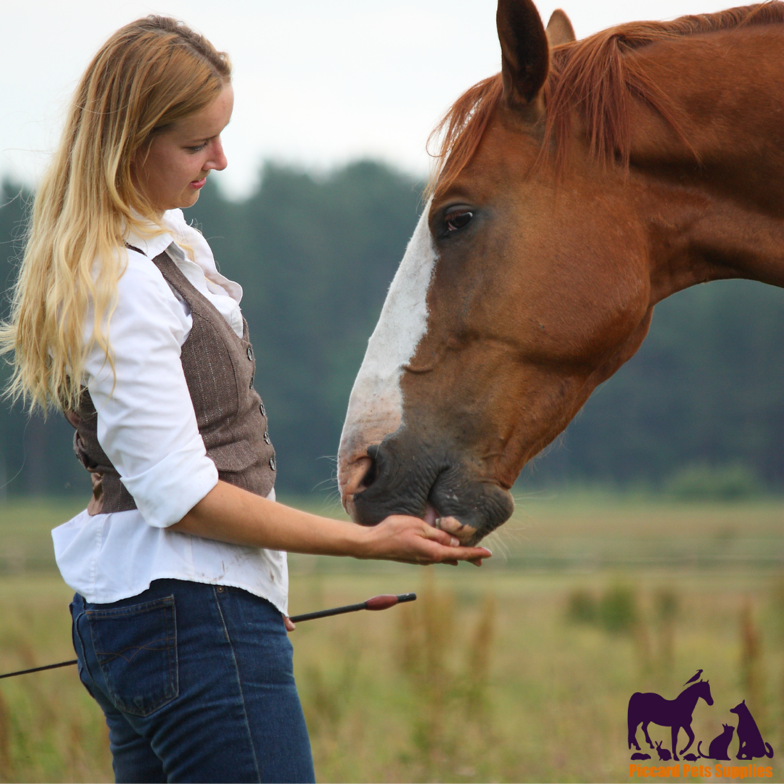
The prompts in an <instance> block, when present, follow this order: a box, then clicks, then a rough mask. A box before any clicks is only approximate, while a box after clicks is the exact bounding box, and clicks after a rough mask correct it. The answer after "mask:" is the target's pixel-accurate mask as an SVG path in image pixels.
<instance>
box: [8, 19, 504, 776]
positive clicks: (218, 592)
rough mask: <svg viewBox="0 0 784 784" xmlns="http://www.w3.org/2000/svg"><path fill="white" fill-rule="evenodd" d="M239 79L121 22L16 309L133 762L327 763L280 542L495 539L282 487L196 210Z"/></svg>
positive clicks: (167, 24)
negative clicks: (69, 470) (56, 424)
mask: <svg viewBox="0 0 784 784" xmlns="http://www.w3.org/2000/svg"><path fill="white" fill-rule="evenodd" d="M230 77H231V69H230V64H229V60H228V58H227V56H226V55H225V54H222V53H219V52H217V51H216V50H215V49H214V48H213V47H212V45H211V44H210V43H209V42H208V41H206V40H205V39H204V38H202V37H201V36H199V35H197V34H196V33H194V32H193V31H191V30H189V29H188V28H187V27H185V26H184V25H182V24H181V23H178V22H176V21H174V20H172V19H168V18H161V17H148V18H146V19H142V20H139V21H137V22H134V23H132V24H129V25H127V26H126V27H124V28H122V29H121V30H119V31H118V32H117V33H115V34H114V35H113V36H112V37H111V38H110V39H109V41H107V43H106V44H105V45H104V46H103V47H102V48H101V50H100V51H99V52H98V54H97V55H96V56H95V58H94V59H93V61H92V62H91V64H90V66H89V67H88V69H87V71H86V73H85V75H84V77H83V78H82V80H81V83H80V84H79V87H78V89H77V92H76V95H75V98H74V100H73V103H72V106H71V108H70V111H69V115H68V119H67V123H66V128H65V131H64V134H63V138H62V142H61V144H60V147H59V149H58V151H57V153H56V155H55V158H54V161H53V163H52V165H51V167H50V169H49V171H48V173H47V174H46V176H45V177H44V179H43V181H42V182H41V184H40V187H39V189H38V194H37V197H36V200H35V206H34V211H33V218H32V223H31V227H30V232H29V241H28V243H27V246H26V252H25V255H24V259H23V262H22V267H21V270H20V274H19V278H18V281H17V284H16V288H15V292H14V303H13V311H12V317H11V320H10V322H9V323H8V324H5V325H2V327H0V351H2V352H4V353H5V352H11V351H12V352H13V358H14V375H13V378H12V382H11V386H10V390H9V391H10V394H11V395H12V396H15V397H22V398H24V399H25V400H26V401H27V402H28V404H30V405H31V406H33V407H34V406H47V405H50V406H51V405H53V406H55V407H58V408H60V409H61V410H63V411H64V412H65V414H66V416H67V417H68V419H69V420H70V421H71V423H72V424H73V425H74V427H75V428H76V437H75V448H76V451H77V454H78V456H79V457H80V459H81V460H82V462H83V463H84V465H85V467H86V468H87V470H88V471H89V472H90V474H91V476H92V481H93V497H92V499H91V501H90V504H89V506H88V508H87V509H86V510H85V511H84V512H82V513H81V514H79V515H77V516H76V517H75V518H74V519H72V520H70V521H69V522H67V523H65V524H64V525H61V526H60V527H59V528H57V529H55V531H54V533H53V537H54V544H55V553H56V557H57V563H58V565H59V567H60V570H61V572H62V574H63V577H64V579H65V581H66V582H67V583H68V585H70V586H71V587H72V588H73V589H74V590H75V591H76V595H75V597H74V601H73V604H72V605H71V612H72V616H73V639H74V646H75V649H76V653H77V657H78V660H79V675H80V677H81V679H82V681H83V683H84V685H85V686H86V687H87V689H88V690H89V692H90V693H91V694H92V695H93V697H94V698H95V699H96V700H97V702H98V703H99V704H100V706H101V708H102V709H103V711H104V713H105V714H106V721H107V724H108V726H109V739H110V745H111V750H112V755H113V761H114V770H115V776H116V779H117V781H135V782H144V781H312V780H313V777H314V774H313V766H312V760H311V754H310V746H309V742H308V737H307V731H306V728H305V724H304V720H303V717H302V711H301V708H300V703H299V699H298V696H297V692H296V688H295V685H294V679H293V675H292V663H291V646H290V643H289V641H288V638H287V635H286V629H287V628H288V629H291V628H293V627H291V624H290V623H289V622H288V621H287V619H286V618H285V615H286V612H287V589H288V576H287V570H286V556H285V551H292V552H302V553H316V554H330V555H349V556H354V557H357V558H382V559H392V560H399V561H405V562H409V563H422V564H427V563H436V562H451V563H456V562H457V561H458V560H472V561H474V562H480V561H479V559H481V558H484V557H488V556H489V552H488V551H487V550H485V549H483V548H460V547H457V546H456V545H457V544H458V542H457V540H455V539H452V538H451V537H450V536H449V534H447V533H445V532H444V531H441V530H438V529H436V528H433V527H430V526H428V525H427V524H426V523H424V522H423V521H422V520H419V519H416V518H410V517H403V516H396V517H390V518H388V519H387V520H385V521H384V522H382V523H381V524H380V525H378V526H377V527H375V528H361V527H359V526H353V525H347V524H345V523H342V522H339V521H335V520H330V519H326V518H322V517H318V516H315V515H311V514H306V513H303V512H300V511H297V510H295V509H291V508H288V507H285V506H283V505H281V504H279V503H277V502H276V501H275V500H274V498H275V496H274V483H275V475H276V470H277V466H276V463H275V452H274V449H273V447H272V444H271V442H270V437H269V430H268V428H267V412H266V409H265V407H264V404H263V402H262V401H261V399H260V398H259V396H258V395H257V394H256V392H255V391H254V388H253V382H254V372H255V362H254V357H253V349H252V347H251V344H250V342H249V340H248V335H247V325H246V324H245V322H244V320H243V318H242V314H241V312H240V308H239V301H240V298H241V295H242V290H241V288H240V287H239V286H238V285H237V284H236V283H234V282H232V281H230V280H228V279H227V278H225V277H223V276H222V275H221V274H219V273H218V271H217V269H216V266H215V262H214V259H213V256H212V253H211V251H210V248H209V246H208V245H207V242H206V241H205V240H204V238H203V237H202V236H201V235H200V234H199V233H198V232H197V231H196V230H195V229H193V228H191V227H190V226H189V225H188V224H187V223H186V221H185V219H184V217H183V215H182V212H181V210H182V209H183V208H187V207H189V206H191V205H192V204H194V203H195V202H196V200H197V199H198V198H199V191H200V189H201V188H202V187H203V186H204V183H205V182H206V179H207V177H208V176H209V174H210V172H212V171H219V170H221V169H223V168H225V166H226V164H227V161H226V156H225V154H224V151H223V147H222V144H221V132H222V131H223V129H224V128H225V126H226V124H227V123H228V122H229V119H230V117H231V113H232V106H233V101H234V95H233V90H232V86H231V81H230ZM225 263H226V266H230V264H231V260H230V259H227V260H225Z"/></svg>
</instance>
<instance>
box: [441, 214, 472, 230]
mask: <svg viewBox="0 0 784 784" xmlns="http://www.w3.org/2000/svg"><path fill="white" fill-rule="evenodd" d="M473 217H474V213H473V212H456V213H455V214H454V215H450V216H448V217H447V219H446V230H447V231H458V230H459V229H464V228H465V227H466V226H468V224H469V223H470V222H471V218H473Z"/></svg>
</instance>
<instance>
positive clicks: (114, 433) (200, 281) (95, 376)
mask: <svg viewBox="0 0 784 784" xmlns="http://www.w3.org/2000/svg"><path fill="white" fill-rule="evenodd" d="M164 225H165V226H166V227H167V228H168V229H169V230H170V232H171V233H169V234H163V235H159V236H156V237H154V238H152V239H144V238H142V237H139V236H137V235H135V234H132V233H131V234H129V235H128V236H127V237H126V241H127V243H128V244H129V245H132V246H133V247H135V248H138V249H139V250H141V251H143V253H138V252H136V251H134V250H128V251H127V256H128V265H127V268H126V270H125V272H124V274H123V276H122V277H121V278H120V281H119V283H118V286H117V289H118V300H117V307H116V309H115V311H114V313H113V315H112V317H111V325H110V332H109V340H110V343H111V346H112V349H113V351H114V364H115V375H113V374H112V371H111V368H110V366H109V364H108V362H107V361H106V355H105V353H104V352H103V351H102V350H101V349H100V348H99V347H98V346H94V348H93V349H92V350H91V352H90V354H89V356H88V357H87V363H86V368H85V382H86V384H87V387H88V389H89V390H90V395H91V396H92V399H93V402H94V404H95V408H96V410H97V412H98V441H99V443H100V444H101V447H102V448H103V450H104V451H105V452H106V454H107V456H108V457H109V459H110V460H111V461H112V464H113V465H114V466H115V468H116V469H117V471H118V472H119V474H120V478H121V480H122V482H123V484H124V485H125V487H126V488H127V489H128V491H129V492H130V493H131V495H132V496H133V498H134V500H135V501H136V506H137V507H138V508H137V509H135V510H133V511H129V512H114V513H111V514H99V515H93V516H91V515H89V514H88V513H87V510H85V511H83V512H81V513H80V514H78V515H77V516H76V517H74V518H73V519H72V520H69V521H68V522H67V523H64V524H63V525H61V526H59V527H58V528H55V529H54V531H53V532H52V538H53V539H54V548H55V557H56V560H57V565H58V567H59V569H60V572H61V573H62V576H63V578H64V580H65V582H66V583H67V584H68V585H69V586H70V587H71V588H73V589H74V590H75V591H76V592H78V593H80V594H81V595H82V596H84V597H85V599H86V600H87V601H88V602H96V603H100V604H103V603H109V602H115V601H118V600H120V599H126V598H129V597H132V596H136V595H138V594H140V593H141V592H142V591H144V590H146V589H147V588H148V587H149V585H150V583H151V582H152V581H153V580H156V579H161V578H174V579H180V580H190V581H192V582H200V583H211V584H215V585H229V586H234V587H237V588H244V589H245V590H247V591H249V592H250V593H252V594H255V595H256V596H261V597H263V598H264V599H267V600H269V601H270V602H272V604H274V605H275V606H276V607H277V608H278V609H279V610H280V611H281V612H283V613H286V612H287V601H288V570H287V564H286V554H285V553H282V552H278V551H276V550H263V549H258V548H253V547H242V546H239V545H233V544H224V543H222V542H216V541H213V540H210V539H202V538H200V537H197V536H191V535H189V534H184V533H179V532H176V531H170V530H168V527H169V526H170V525H173V524H174V523H176V522H178V521H179V520H181V519H182V518H183V517H184V516H185V514H186V513H187V512H188V511H190V510H191V509H192V508H193V507H194V506H195V505H196V504H197V503H198V502H199V501H201V499H202V498H204V496H206V495H207V493H209V492H210V490H212V489H213V488H214V487H215V485H216V484H217V483H218V471H217V469H216V467H215V464H214V463H213V462H212V460H210V458H209V457H207V452H206V449H205V447H204V441H203V440H202V438H201V435H200V434H199V429H198V426H197V424H196V414H195V412H194V410H193V404H192V402H191V398H190V394H189V393H188V386H187V384H186V381H185V375H184V373H183V369H182V363H181V362H180V350H181V347H182V345H183V343H185V340H186V339H187V337H188V334H189V333H190V330H191V324H192V318H191V315H190V311H189V308H188V306H187V305H186V304H185V303H184V302H183V301H182V300H180V299H179V297H178V296H177V295H176V294H175V293H174V292H173V291H172V289H171V288H170V287H169V285H168V284H167V283H166V281H165V280H164V279H163V276H162V275H161V273H160V271H159V270H158V268H157V267H156V266H155V265H154V264H153V262H152V259H154V258H155V257H156V256H158V255H159V254H160V253H162V252H163V251H164V250H166V251H167V252H168V254H169V255H170V257H171V258H172V260H173V261H174V263H175V264H176V265H177V266H178V267H179V268H180V270H181V271H182V272H183V274H184V275H185V277H186V278H187V279H188V280H189V281H190V283H192V284H193V285H194V286H195V287H196V289H198V291H199V292H200V293H201V294H203V295H204V296H205V297H206V298H207V299H208V300H209V301H210V302H211V303H212V304H213V305H214V306H215V307H216V309H217V310H218V311H219V312H220V313H221V315H222V316H223V317H224V318H225V319H226V321H227V322H228V323H229V325H230V326H231V328H232V329H233V330H234V331H235V332H236V333H237V335H239V336H240V337H241V336H242V313H241V312H240V307H239V303H240V299H241V298H242V288H241V287H240V286H239V285H238V284H236V283H234V282H233V281H230V280H228V279H227V278H225V277H224V276H223V275H221V274H220V273H219V272H218V270H217V269H216V266H215V259H214V258H213V255H212V251H211V250H210V247H209V245H208V244H207V241H206V240H205V239H204V237H203V236H202V235H201V233H200V232H198V231H197V230H196V229H194V228H192V227H191V226H189V225H188V224H187V223H186V222H185V218H184V217H183V214H182V211H181V210H171V211H170V212H167V213H165V215H164ZM175 237H177V238H179V239H181V241H182V242H183V243H184V244H187V245H188V246H189V247H190V248H191V249H192V256H193V259H194V260H193V261H191V260H189V259H188V258H187V257H186V255H185V253H184V252H183V250H182V249H181V248H180V247H179V246H178V245H177V243H176V242H175V239H174V238H175ZM121 252H125V251H121ZM85 324H86V329H87V330H91V328H92V314H88V316H87V319H86V321H85ZM269 497H270V498H272V499H274V497H275V491H274V490H273V491H272V492H271V493H270V496H269Z"/></svg>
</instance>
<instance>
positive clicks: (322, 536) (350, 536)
mask: <svg viewBox="0 0 784 784" xmlns="http://www.w3.org/2000/svg"><path fill="white" fill-rule="evenodd" d="M170 530H172V531H179V532H181V533H187V534H193V535H195V536H201V537H204V538H205V539H216V540H218V541H221V542H230V543H232V544H239V545H246V546H249V547H264V548H267V549H270V550H286V551H287V552H292V553H310V554H312V555H349V556H353V557H354V558H378V559H383V560H390V561H402V562H404V563H417V564H431V563H455V562H457V561H465V560H469V561H474V562H476V563H479V562H481V559H482V558H489V557H490V555H491V553H490V551H489V550H487V549H485V548H484V547H459V546H458V545H459V542H458V540H457V539H455V538H454V537H453V536H451V535H450V534H448V533H447V532H446V531H441V530H439V529H438V528H433V527H432V526H430V525H428V524H427V523H426V522H425V521H424V520H420V519H418V518H416V517H406V516H404V515H393V516H392V517H388V518H387V519H386V520H384V521H383V522H382V523H379V525H377V526H373V527H372V528H367V527H364V526H360V525H354V524H352V523H344V522H341V521H340V520H332V519H330V518H327V517H319V516H318V515H313V514H309V513H307V512H301V511H299V510H297V509H292V508H291V507H288V506H284V505H283V504H280V503H278V502H277V501H270V500H269V499H267V498H262V497H261V496H257V495H254V494H253V493H249V492H247V491H246V490H242V489H241V488H238V487H234V486H233V485H230V484H228V483H226V482H222V481H220V482H218V484H217V485H216V486H215V487H214V488H213V489H212V490H211V491H210V492H209V493H208V494H207V495H206V496H205V497H204V498H203V499H202V500H201V501H199V503H197V504H196V506H194V507H193V509H191V511H190V512H188V514H186V515H185V517H183V519H182V520H181V521H180V522H178V523H175V524H174V525H172V526H171V527H170Z"/></svg>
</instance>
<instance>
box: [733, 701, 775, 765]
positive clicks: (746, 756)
mask: <svg viewBox="0 0 784 784" xmlns="http://www.w3.org/2000/svg"><path fill="white" fill-rule="evenodd" d="M730 713H734V714H735V715H736V716H737V717H738V740H739V741H740V747H739V748H738V755H737V757H736V759H742V760H751V759H757V758H759V757H772V756H773V749H772V748H771V745H770V743H765V741H763V740H762V734H761V733H760V731H759V728H758V727H757V722H756V721H754V717H753V716H752V715H751V711H750V710H749V709H748V708H747V707H746V700H743V702H741V704H740V705H736V706H735V707H734V708H730Z"/></svg>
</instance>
